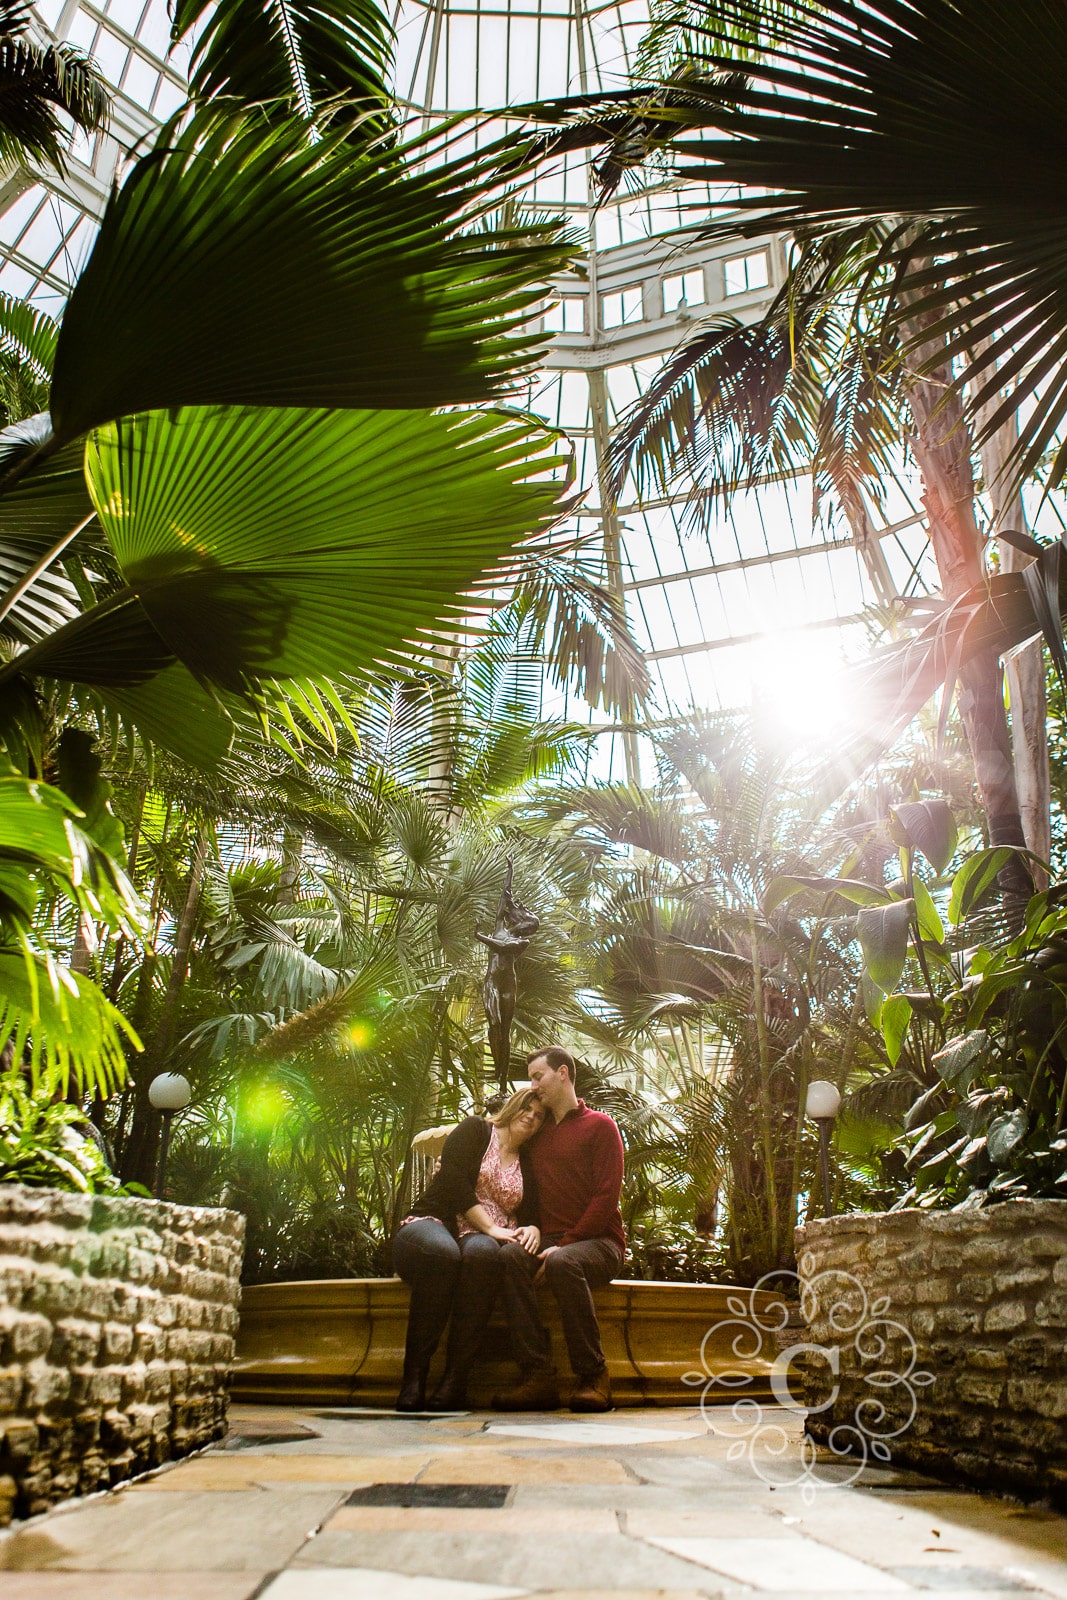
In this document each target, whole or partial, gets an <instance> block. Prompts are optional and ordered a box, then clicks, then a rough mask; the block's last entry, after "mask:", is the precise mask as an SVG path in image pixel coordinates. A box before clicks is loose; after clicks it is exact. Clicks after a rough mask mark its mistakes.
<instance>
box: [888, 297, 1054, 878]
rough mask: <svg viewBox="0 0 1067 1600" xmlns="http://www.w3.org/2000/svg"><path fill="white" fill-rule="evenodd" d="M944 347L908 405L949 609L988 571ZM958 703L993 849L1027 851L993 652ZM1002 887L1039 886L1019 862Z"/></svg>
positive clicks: (965, 436)
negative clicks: (943, 352) (1003, 846)
mask: <svg viewBox="0 0 1067 1600" xmlns="http://www.w3.org/2000/svg"><path fill="white" fill-rule="evenodd" d="M930 320H931V319H929V318H922V317H920V316H918V315H916V316H914V317H913V318H911V319H910V320H909V321H908V322H907V323H906V324H905V326H904V329H903V334H904V340H905V342H908V341H910V340H911V339H912V338H914V339H916V340H919V339H921V338H922V337H923V335H924V333H925V331H926V328H927V327H928V325H929V321H930ZM940 344H941V341H940V340H937V342H936V343H935V342H934V340H930V339H928V340H927V341H926V343H925V344H923V345H921V346H920V348H919V352H918V354H919V365H920V366H921V367H922V369H923V375H922V376H921V377H920V376H918V375H915V374H913V375H911V376H910V378H909V380H908V398H909V403H910V406H911V413H912V417H913V420H914V423H915V430H914V433H913V435H912V440H911V444H912V449H913V451H914V454H915V459H916V462H917V463H918V466H919V471H920V473H921V474H922V480H923V497H922V499H923V505H924V506H925V507H926V513H927V519H928V527H929V533H930V544H931V546H932V548H933V552H934V558H935V560H936V561H937V569H938V572H939V573H940V575H941V586H942V589H943V591H944V594H945V598H946V599H947V600H948V601H950V602H951V601H953V600H956V599H958V598H959V597H960V595H962V594H964V593H965V592H966V591H967V590H968V589H971V588H973V587H974V586H975V585H976V584H980V583H982V582H983V581H984V579H985V563H984V561H983V559H982V542H983V541H982V537H981V535H980V533H979V531H978V524H977V522H976V520H975V514H974V472H973V469H972V466H971V450H972V441H971V434H970V430H969V428H968V427H967V424H966V422H965V421H964V417H963V408H962V406H961V404H960V402H959V399H958V397H957V396H955V395H950V394H949V389H950V386H951V382H952V371H951V365H950V362H949V359H948V358H947V356H946V357H944V359H942V360H941V361H937V360H936V359H934V358H936V356H937V354H938V348H939V345H940ZM928 363H929V365H928ZM946 396H947V398H946ZM957 697H958V702H959V708H960V715H961V717H962V718H963V726H964V730H965V732H966V734H967V743H968V744H969V745H970V749H971V756H972V759H973V761H974V770H975V777H976V778H977V781H978V795H979V799H980V801H981V805H982V809H983V811H984V812H985V815H986V825H987V828H988V832H989V842H990V844H993V845H1010V846H1011V847H1012V848H1014V849H1025V848H1026V835H1025V833H1024V831H1023V823H1022V815H1021V812H1020V808H1019V794H1018V790H1017V788H1016V786H1015V769H1014V764H1013V761H1012V750H1011V737H1010V735H1009V732H1008V720H1007V716H1006V715H1005V711H1004V683H1003V676H1002V673H1001V667H1000V659H999V657H998V656H997V654H996V651H995V650H992V649H990V650H983V651H979V652H976V653H975V654H974V655H973V656H971V657H970V659H969V660H967V661H966V662H964V663H963V664H962V665H961V667H960V671H959V686H958V694H957ZM999 881H1000V884H1001V887H1002V889H1003V890H1004V892H1005V893H1006V894H1010V895H1013V896H1023V897H1028V896H1029V895H1030V894H1032V893H1033V879H1032V878H1031V876H1030V872H1029V869H1028V868H1027V866H1026V863H1025V861H1024V860H1023V859H1022V858H1021V857H1018V856H1016V857H1013V858H1012V860H1011V862H1010V863H1009V865H1008V867H1006V868H1005V870H1004V872H1003V873H1001V874H1000V879H999Z"/></svg>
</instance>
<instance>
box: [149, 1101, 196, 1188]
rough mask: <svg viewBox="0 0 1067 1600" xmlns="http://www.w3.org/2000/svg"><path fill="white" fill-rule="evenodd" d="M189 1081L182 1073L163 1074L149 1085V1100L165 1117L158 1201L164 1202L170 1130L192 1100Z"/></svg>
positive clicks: (160, 1147)
mask: <svg viewBox="0 0 1067 1600" xmlns="http://www.w3.org/2000/svg"><path fill="white" fill-rule="evenodd" d="M192 1095H193V1091H192V1089H191V1088H190V1087H189V1079H188V1078H183V1077H182V1075H181V1073H180V1072H161V1073H160V1074H159V1076H158V1077H157V1078H153V1079H152V1082H151V1083H150V1084H149V1085H148V1098H149V1100H150V1101H151V1103H152V1105H153V1106H154V1107H155V1109H156V1110H157V1111H159V1112H161V1113H162V1116H163V1137H162V1138H161V1140H160V1143H159V1165H158V1166H157V1168H156V1199H157V1200H162V1198H163V1188H164V1185H165V1183H166V1179H167V1152H168V1151H169V1149H170V1130H171V1124H172V1122H173V1121H174V1117H175V1114H176V1113H177V1112H179V1111H184V1110H185V1108H186V1106H187V1105H188V1104H189V1101H190V1100H191V1099H192Z"/></svg>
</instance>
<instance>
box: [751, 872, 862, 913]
mask: <svg viewBox="0 0 1067 1600" xmlns="http://www.w3.org/2000/svg"><path fill="white" fill-rule="evenodd" d="M801 893H808V894H814V895H820V896H823V897H825V898H827V899H830V898H836V899H838V900H841V901H843V902H844V903H845V904H846V905H853V906H884V905H886V904H888V902H889V900H890V895H889V894H888V892H887V891H886V890H885V889H883V888H878V887H876V886H875V885H874V884H873V883H863V882H861V881H860V880H859V879H858V878H808V877H787V876H783V877H781V878H775V879H773V881H772V882H771V883H770V884H768V886H767V893H766V894H765V895H764V897H763V909H764V912H765V913H766V914H767V915H768V916H769V915H770V913H771V912H772V911H775V910H777V908H778V907H779V906H780V905H781V904H782V902H783V901H785V900H790V899H792V897H793V896H794V895H797V894H801ZM838 909H841V908H838Z"/></svg>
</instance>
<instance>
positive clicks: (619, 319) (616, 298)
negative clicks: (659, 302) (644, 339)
mask: <svg viewBox="0 0 1067 1600" xmlns="http://www.w3.org/2000/svg"><path fill="white" fill-rule="evenodd" d="M600 315H601V327H604V328H621V327H623V325H624V324H625V323H627V322H640V321H641V318H642V317H643V316H644V308H643V306H642V304H641V290H640V289H622V290H620V292H619V293H618V294H606V295H604V296H603V298H602V299H601V302H600Z"/></svg>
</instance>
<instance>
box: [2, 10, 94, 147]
mask: <svg viewBox="0 0 1067 1600" xmlns="http://www.w3.org/2000/svg"><path fill="white" fill-rule="evenodd" d="M29 23H30V7H29V5H28V4H27V3H23V0H3V4H0V89H2V92H0V160H2V161H3V163H4V165H5V166H15V167H20V168H22V169H23V170H24V171H25V170H26V169H28V168H32V167H33V166H34V164H35V163H37V162H45V163H47V164H48V165H50V166H53V167H55V168H57V169H58V170H59V171H60V172H62V171H64V170H65V166H66V157H67V154H68V152H69V149H70V144H71V131H72V125H73V127H75V128H81V129H84V130H85V131H86V132H88V133H93V132H96V131H97V130H98V129H100V128H103V127H105V126H106V124H107V120H108V116H109V114H110V110H111V102H110V99H109V96H108V92H107V86H106V84H105V82H104V79H103V77H102V76H101V74H100V72H99V70H98V69H97V67H96V65H95V63H94V62H93V61H92V60H91V59H90V58H89V57H88V56H86V54H85V53H84V51H82V50H79V49H78V48H77V47H76V46H74V45H71V44H67V43H65V42H63V41H62V40H60V41H59V42H57V43H55V44H42V43H40V42H39V41H38V40H37V39H36V38H34V37H33V36H32V35H31V34H30V33H29V32H28V25H29Z"/></svg>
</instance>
